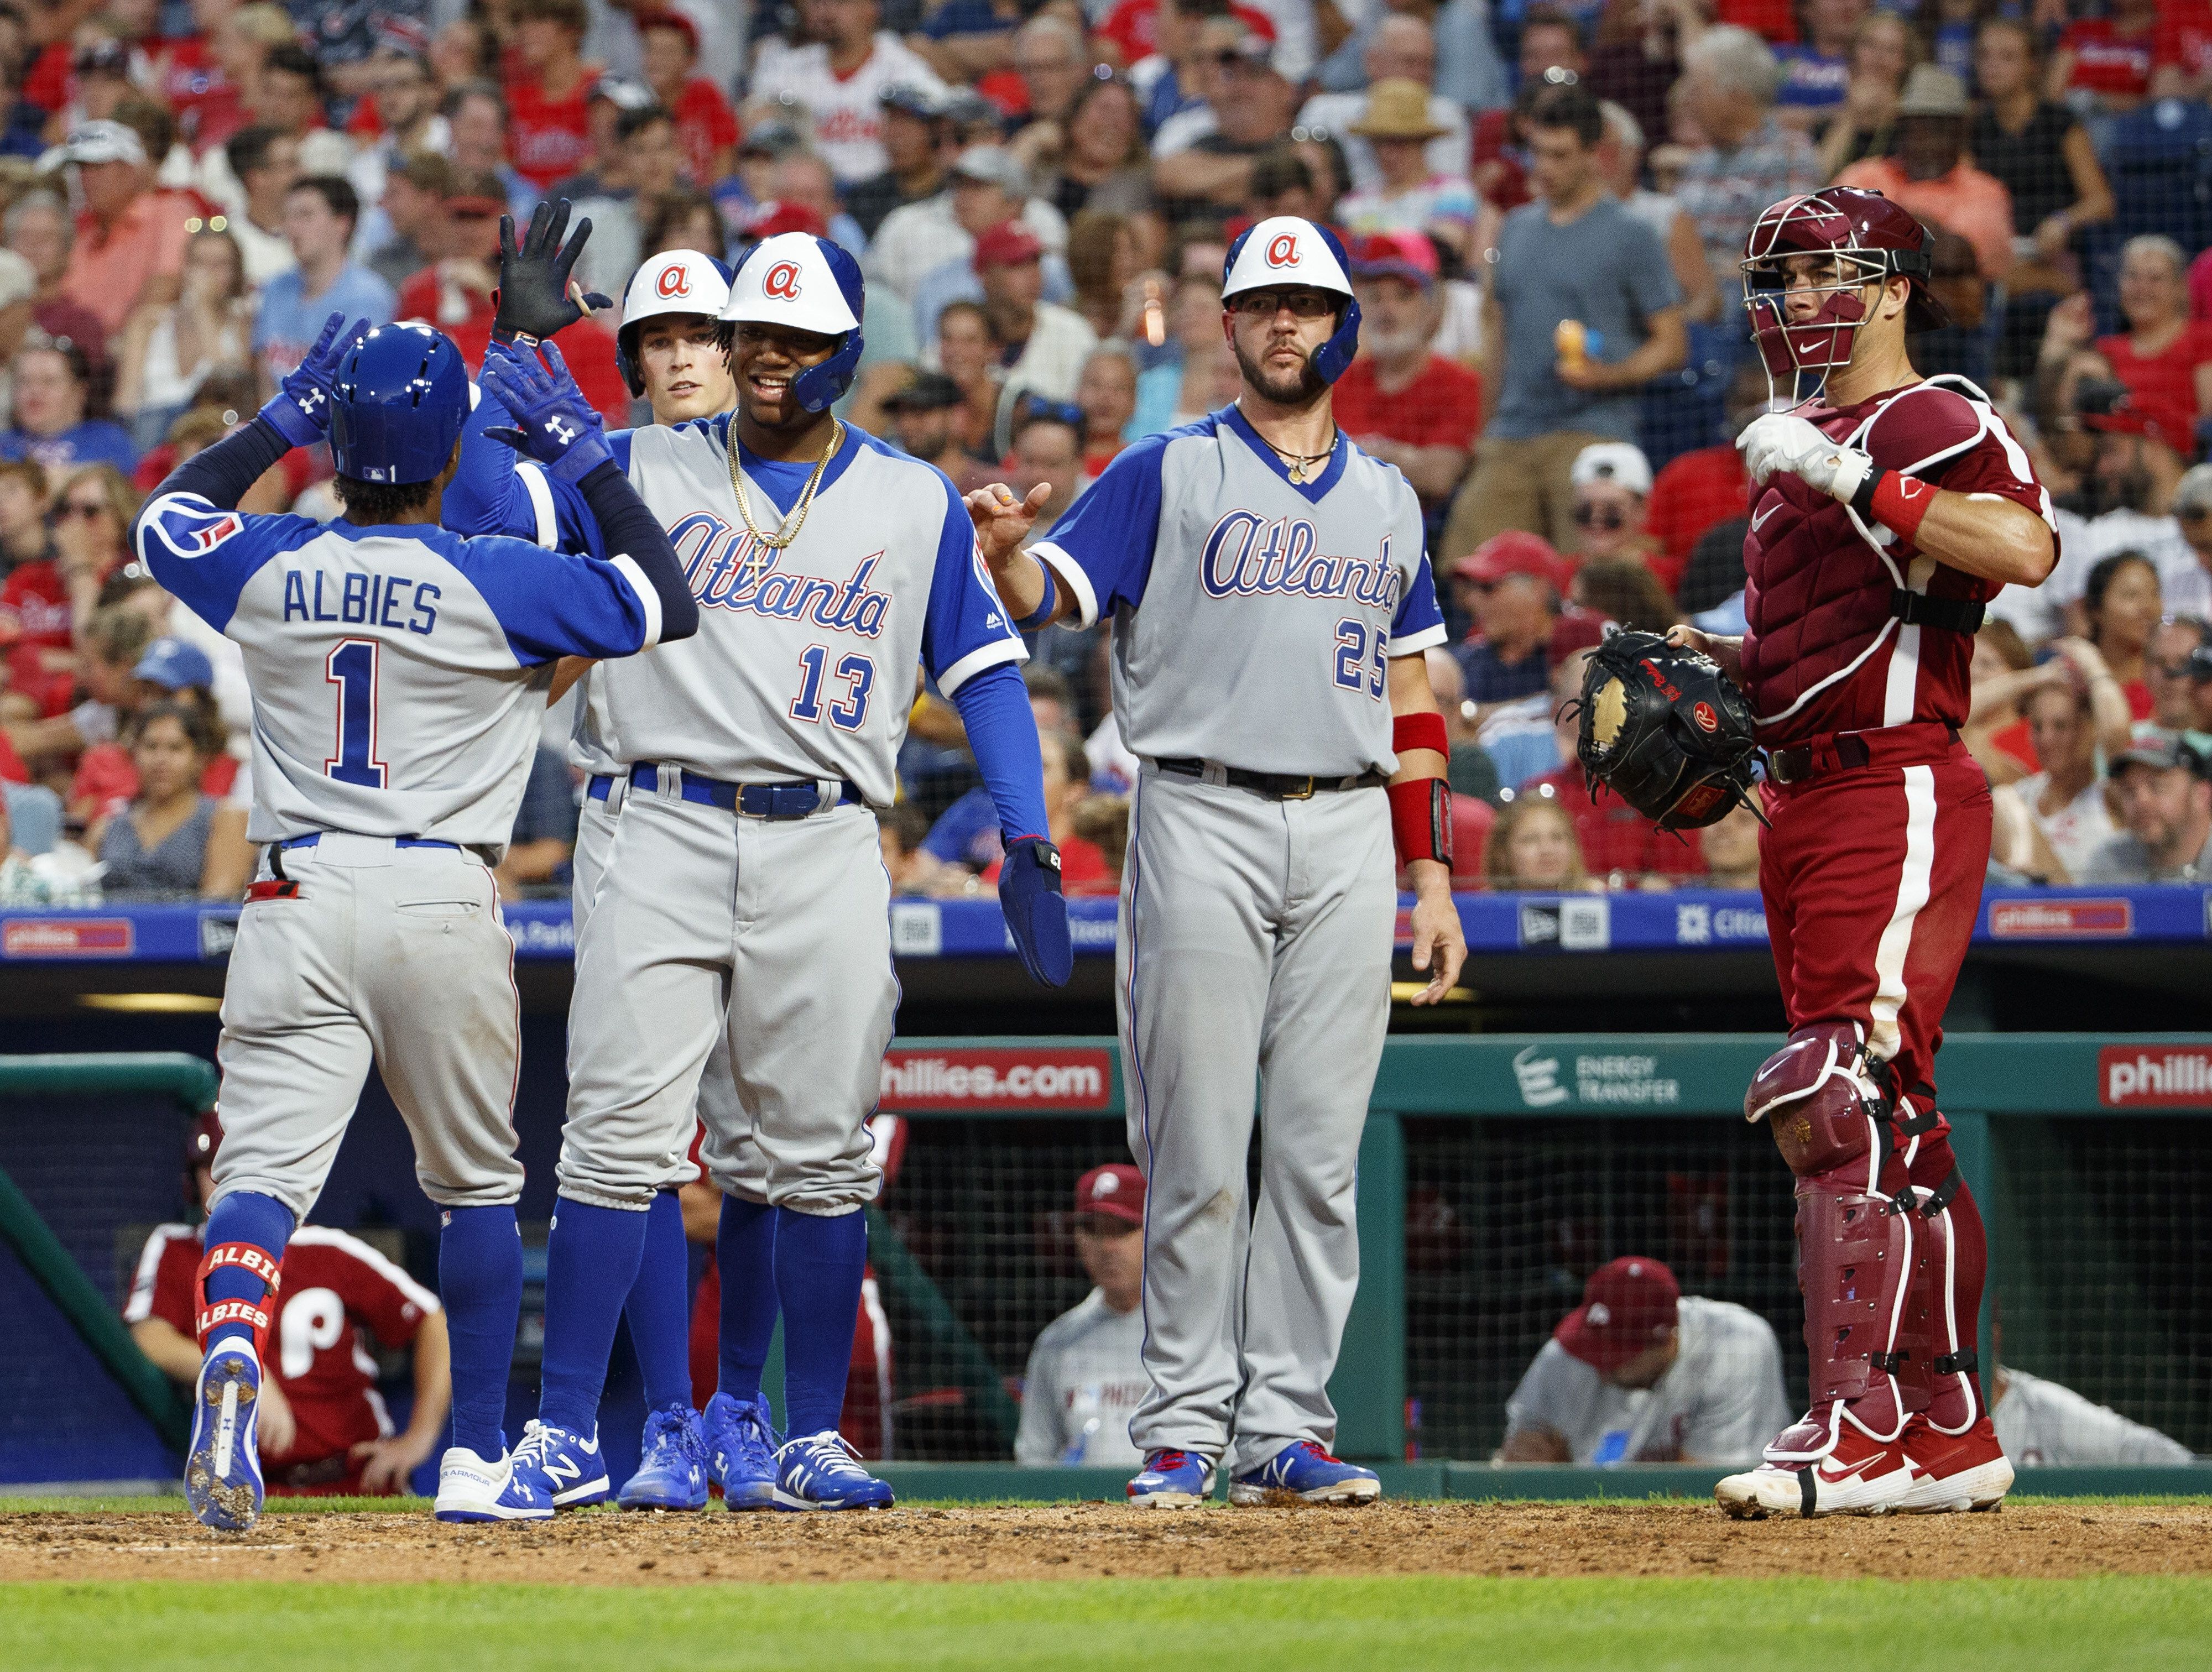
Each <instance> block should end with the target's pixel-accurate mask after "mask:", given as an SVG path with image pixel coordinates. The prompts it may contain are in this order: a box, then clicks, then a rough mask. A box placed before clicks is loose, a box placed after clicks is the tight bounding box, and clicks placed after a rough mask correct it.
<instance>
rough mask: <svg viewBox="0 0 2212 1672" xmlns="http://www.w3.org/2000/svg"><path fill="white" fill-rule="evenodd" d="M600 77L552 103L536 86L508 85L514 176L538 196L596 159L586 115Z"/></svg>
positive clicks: (516, 80)
mask: <svg viewBox="0 0 2212 1672" xmlns="http://www.w3.org/2000/svg"><path fill="white" fill-rule="evenodd" d="M598 82H599V78H598V77H597V76H592V75H586V76H585V77H584V79H583V80H582V81H580V82H578V83H577V84H576V90H575V91H574V92H573V93H571V94H568V97H567V98H565V99H549V98H548V97H546V95H545V89H544V88H543V87H541V86H539V85H538V83H537V82H534V81H531V80H528V79H526V78H525V77H522V76H509V77H508V78H507V152H508V155H510V156H511V157H512V158H513V161H514V172H515V173H518V174H520V175H521V176H522V178H523V179H526V180H528V181H529V182H530V183H531V184H532V185H534V186H536V187H537V188H538V190H539V191H540V192H544V191H546V190H549V189H550V187H551V186H552V185H553V182H554V181H556V180H565V179H568V176H569V175H571V174H574V173H578V172H579V171H580V170H581V169H582V167H583V166H584V164H585V163H586V161H589V160H590V158H591V155H592V129H591V120H590V117H589V114H588V112H589V109H590V104H591V97H592V88H593V87H595V86H596V85H598Z"/></svg>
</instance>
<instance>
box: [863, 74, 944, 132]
mask: <svg viewBox="0 0 2212 1672" xmlns="http://www.w3.org/2000/svg"><path fill="white" fill-rule="evenodd" d="M876 102H877V103H878V105H881V106H883V107H884V109H885V110H896V111H902V112H904V113H905V114H907V115H908V116H912V117H916V118H919V119H921V120H922V121H924V122H934V121H935V120H937V119H938V118H939V117H940V116H942V115H944V114H945V100H944V99H943V98H942V97H940V96H939V94H936V93H934V92H933V91H932V90H931V89H929V88H926V87H920V86H917V85H915V83H914V82H892V83H891V84H890V86H889V87H887V88H884V90H883V91H882V92H881V93H878V94H877V95H876Z"/></svg>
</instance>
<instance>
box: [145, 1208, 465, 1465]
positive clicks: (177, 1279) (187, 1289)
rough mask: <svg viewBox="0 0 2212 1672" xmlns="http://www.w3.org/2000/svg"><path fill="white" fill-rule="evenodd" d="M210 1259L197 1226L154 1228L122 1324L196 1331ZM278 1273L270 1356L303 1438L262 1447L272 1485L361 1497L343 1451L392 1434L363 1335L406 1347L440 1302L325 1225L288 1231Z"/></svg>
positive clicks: (355, 1240)
mask: <svg viewBox="0 0 2212 1672" xmlns="http://www.w3.org/2000/svg"><path fill="white" fill-rule="evenodd" d="M205 1254H206V1248H205V1245H204V1243H203V1242H202V1241H201V1231H200V1227H198V1226H197V1225H156V1226H155V1229H154V1234H153V1235H152V1236H151V1237H148V1238H147V1239H146V1249H145V1251H144V1252H143V1254H141V1255H140V1256H138V1274H137V1278H136V1279H135V1280H133V1281H132V1283H131V1298H130V1300H129V1301H128V1302H126V1303H125V1305H124V1308H123V1321H124V1322H125V1323H138V1322H143V1321H144V1320H145V1319H147V1318H160V1319H161V1320H163V1321H164V1322H167V1323H168V1324H169V1325H170V1326H171V1327H172V1328H175V1329H176V1330H177V1331H179V1333H180V1334H182V1335H185V1336H186V1337H187V1338H190V1337H191V1336H192V1335H193V1334H194V1331H195V1324H196V1322H197V1317H196V1313H197V1305H196V1301H197V1297H196V1296H195V1294H194V1292H193V1291H194V1287H195V1283H196V1280H197V1277H198V1274H199V1268H200V1261H201V1259H202V1258H203V1257H204V1256H205ZM277 1301H278V1307H277V1312H276V1320H275V1322H273V1323H272V1325H271V1326H270V1341H269V1358H270V1362H271V1363H272V1364H273V1365H275V1366H276V1385H277V1386H278V1387H280V1388H282V1389H283V1390H284V1397H285V1398H286V1399H287V1400H289V1401H290V1402H291V1406H292V1415H293V1417H294V1419H295V1421H296V1423H297V1426H298V1432H297V1433H296V1434H295V1437H294V1438H293V1441H292V1447H291V1450H289V1451H283V1452H272V1451H270V1450H268V1448H267V1444H266V1442H264V1444H263V1449H262V1452H261V1464H262V1468H264V1470H265V1471H266V1472H267V1474H268V1477H269V1490H270V1492H272V1493H307V1494H313V1495H325V1494H340V1493H358V1492H360V1490H361V1465H360V1464H358V1463H356V1462H353V1461H352V1460H351V1459H350V1458H349V1456H347V1453H348V1452H349V1450H351V1449H352V1448H353V1447H354V1446H355V1445H356V1444H359V1443H361V1442H362V1441H363V1440H374V1439H380V1438H383V1437H384V1436H386V1435H387V1434H389V1433H391V1432H392V1418H391V1415H390V1414H388V1413H387V1412H386V1410H385V1408H384V1401H383V1400H382V1399H381V1398H380V1397H379V1396H378V1395H377V1391H376V1361H375V1360H374V1359H372V1358H370V1357H369V1355H368V1338H369V1337H374V1339H375V1340H376V1341H378V1342H380V1344H382V1345H383V1346H385V1347H404V1346H406V1345H407V1344H408V1343H409V1342H410V1341H413V1340H414V1339H415V1336H416V1332H417V1331H418V1330H420V1329H421V1328H422V1320H423V1319H424V1318H425V1317H427V1316H428V1315H429V1314H431V1313H433V1312H435V1311H436V1310H438V1298H437V1296H435V1295H434V1294H432V1293H431V1292H429V1291H428V1289H426V1288H424V1287H423V1286H422V1285H421V1284H419V1283H417V1282H416V1280H414V1279H413V1278H411V1277H410V1276H408V1275H407V1274H406V1273H405V1272H404V1271H402V1270H401V1269H400V1268H398V1267H397V1266H395V1265H393V1264H392V1262H390V1261H389V1260H387V1259H386V1258H385V1257H384V1256H382V1255H380V1254H379V1253H378V1252H377V1251H376V1250H375V1249H373V1248H371V1247H369V1245H368V1243H364V1242H362V1241H361V1240H360V1239H359V1238H358V1237H349V1236H347V1235H346V1234H345V1232H343V1231H331V1230H327V1229H325V1227H323V1226H321V1225H301V1227H300V1228H299V1229H298V1230H297V1231H294V1232H293V1233H292V1240H291V1242H290V1243H289V1245H288V1246H287V1247H286V1248H285V1249H284V1263H283V1284H282V1286H280V1288H279V1289H278V1291H277Z"/></svg>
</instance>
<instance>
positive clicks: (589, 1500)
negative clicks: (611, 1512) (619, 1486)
mask: <svg viewBox="0 0 2212 1672" xmlns="http://www.w3.org/2000/svg"><path fill="white" fill-rule="evenodd" d="M508 1461H509V1462H510V1464H511V1465H512V1472H511V1474H510V1475H509V1477H508V1480H507V1489H506V1491H505V1492H504V1493H501V1496H500V1499H499V1500H498V1502H499V1506H500V1507H501V1509H520V1508H521V1507H522V1506H524V1505H535V1504H537V1503H539V1502H544V1503H550V1505H552V1506H553V1507H554V1508H555V1509H556V1510H580V1509H582V1508H584V1507H585V1506H586V1505H590V1504H604V1503H605V1502H606V1500H607V1499H609V1498H611V1497H612V1496H613V1494H614V1488H613V1487H611V1486H610V1485H609V1484H608V1482H607V1464H606V1459H605V1456H602V1455H601V1453H600V1450H599V1431H598V1430H596V1429H594V1430H593V1431H592V1432H591V1433H589V1434H578V1433H574V1432H571V1431H570V1430H568V1429H566V1428H556V1427H555V1426H553V1425H551V1424H550V1423H544V1422H540V1421H538V1420H537V1419H536V1418H535V1417H532V1419H531V1420H530V1421H529V1422H528V1423H527V1424H526V1425H525V1426H524V1428H523V1430H522V1442H521V1444H519V1445H517V1446H516V1447H515V1448H514V1455H513V1456H512V1457H511V1458H510V1459H509V1460H508ZM502 1518H503V1517H502ZM516 1518H520V1517H516Z"/></svg>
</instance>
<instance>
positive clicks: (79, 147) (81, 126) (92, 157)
mask: <svg viewBox="0 0 2212 1672" xmlns="http://www.w3.org/2000/svg"><path fill="white" fill-rule="evenodd" d="M143 161H146V148H145V147H144V146H143V145H142V144H140V143H138V136H137V134H135V133H133V132H131V130H130V129H128V128H126V127H125V126H124V125H122V124H121V123H120V122H80V123H78V124H77V125H76V126H75V127H74V128H71V129H70V134H69V137H68V138H67V139H64V141H62V143H60V144H58V145H56V146H54V147H52V149H49V150H48V151H46V154H45V155H42V156H41V157H40V159H39V167H40V168H42V169H46V168H58V167H61V166H62V164H64V163H65V162H143Z"/></svg>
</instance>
